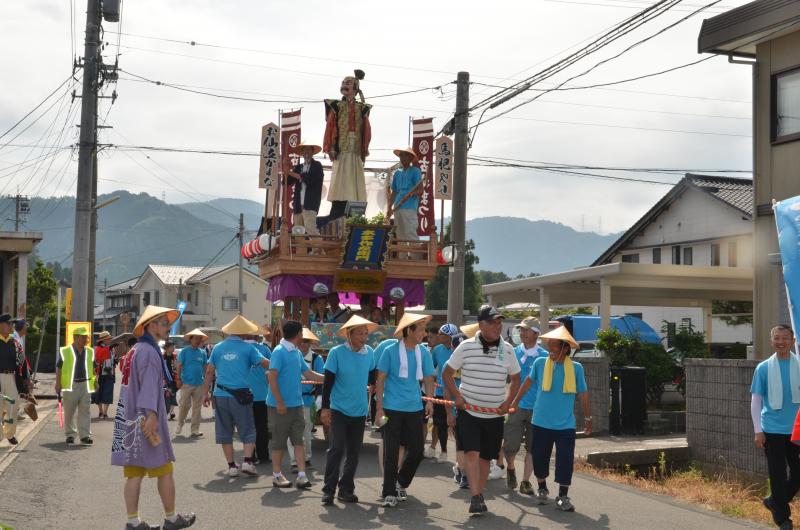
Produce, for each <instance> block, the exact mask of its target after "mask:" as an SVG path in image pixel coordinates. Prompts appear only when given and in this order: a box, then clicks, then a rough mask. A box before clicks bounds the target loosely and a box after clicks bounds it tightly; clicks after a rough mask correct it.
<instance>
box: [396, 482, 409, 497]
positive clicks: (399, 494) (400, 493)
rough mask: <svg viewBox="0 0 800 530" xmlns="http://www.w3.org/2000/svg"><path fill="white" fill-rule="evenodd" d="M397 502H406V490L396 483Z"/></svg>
mask: <svg viewBox="0 0 800 530" xmlns="http://www.w3.org/2000/svg"><path fill="white" fill-rule="evenodd" d="M397 500H398V501H400V502H404V501H407V500H408V493H406V489H405V488H404V487H402V486H401V485H400V483H399V482H398V483H397Z"/></svg>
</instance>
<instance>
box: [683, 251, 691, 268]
mask: <svg viewBox="0 0 800 530" xmlns="http://www.w3.org/2000/svg"><path fill="white" fill-rule="evenodd" d="M683 264H684V265H691V264H692V247H683Z"/></svg>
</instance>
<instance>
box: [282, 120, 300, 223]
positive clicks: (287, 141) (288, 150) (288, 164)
mask: <svg viewBox="0 0 800 530" xmlns="http://www.w3.org/2000/svg"><path fill="white" fill-rule="evenodd" d="M299 143H300V111H299V110H293V111H291V112H283V113H281V183H282V184H283V219H284V220H285V221H284V222H286V223H287V229H288V230H291V229H292V199H293V197H294V186H288V185H287V181H286V178H285V175H284V171H288V170H290V169H291V168H293V167H294V166H296V165H297V164H298V163H299V161H300V155H298V154H297V153H295V152H294V148H295V147H297V144H299Z"/></svg>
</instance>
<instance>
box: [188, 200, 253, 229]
mask: <svg viewBox="0 0 800 530" xmlns="http://www.w3.org/2000/svg"><path fill="white" fill-rule="evenodd" d="M175 206H177V207H178V208H182V209H184V210H186V211H187V212H189V213H190V214H192V215H194V216H195V217H201V218H202V219H205V220H206V221H208V222H210V223H215V224H218V225H225V226H229V225H231V223H233V225H232V226H236V223H237V222H238V221H237V220H235V219H231V216H230V215H228V213H227V212H230V213H233V214H235V216H236V217H237V218H238V216H239V214H240V213H243V214H244V226H245V228H247V229H248V230H258V227H259V226H260V225H261V216H263V215H264V202H263V200H262V202H257V201H251V200H249V199H212V200H210V201H206V202H185V203H180V204H176V205H175Z"/></svg>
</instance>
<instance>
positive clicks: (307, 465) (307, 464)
mask: <svg viewBox="0 0 800 530" xmlns="http://www.w3.org/2000/svg"><path fill="white" fill-rule="evenodd" d="M313 467H314V466H313V465H311V460H306V469H312V468H313Z"/></svg>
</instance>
